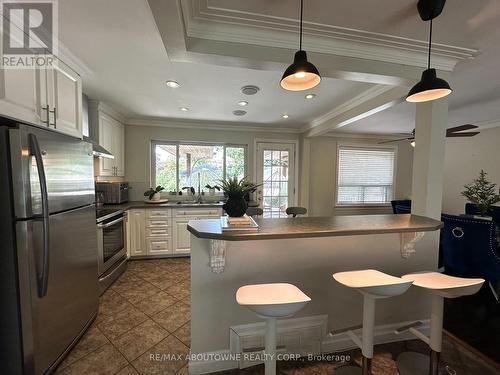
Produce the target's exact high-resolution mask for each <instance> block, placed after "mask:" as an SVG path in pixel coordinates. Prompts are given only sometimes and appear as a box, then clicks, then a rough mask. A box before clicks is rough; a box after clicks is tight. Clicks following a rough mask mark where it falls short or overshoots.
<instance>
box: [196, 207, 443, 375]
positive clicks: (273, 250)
mask: <svg viewBox="0 0 500 375" xmlns="http://www.w3.org/2000/svg"><path fill="white" fill-rule="evenodd" d="M256 221H257V223H258V224H259V226H260V230H259V231H258V232H230V233H228V232H222V231H221V228H220V220H196V221H190V222H189V223H188V230H189V231H190V232H191V303H192V321H191V351H192V353H193V354H202V353H205V354H206V353H211V354H210V355H208V356H205V357H200V358H201V359H198V360H196V361H192V362H191V365H190V366H191V367H190V368H191V371H192V373H204V372H209V371H216V370H221V369H227V368H235V367H238V366H240V367H242V366H245V365H248V364H249V363H248V362H245V361H243V360H241V358H235V357H232V358H230V360H222V361H221V360H218V359H214V357H213V353H219V354H220V353H233V354H234V353H242V352H251V351H256V350H258V348H259V347H261V346H262V345H263V327H264V326H263V323H262V320H260V319H259V318H257V317H256V316H255V315H254V314H253V313H252V312H250V311H249V310H247V309H246V308H244V307H241V306H238V304H237V303H236V300H235V293H236V290H237V289H238V288H239V287H240V286H242V285H246V284H258V283H272V282H286V283H292V284H295V285H296V286H298V287H299V288H300V289H302V290H303V291H304V293H306V294H307V295H308V296H309V297H311V299H312V301H311V303H309V304H308V305H307V306H306V307H305V308H304V309H303V310H302V311H301V312H300V313H299V314H297V317H294V318H291V319H289V320H287V322H282V323H281V325H279V328H278V334H279V337H280V338H279V342H281V344H280V345H283V346H284V347H286V350H287V351H292V352H294V353H297V352H299V353H302V354H305V353H307V352H314V353H318V352H332V351H336V350H342V349H346V348H352V347H354V345H353V344H352V342H351V341H350V340H349V339H347V337H346V336H345V335H330V334H329V332H331V331H338V330H343V329H346V328H349V327H353V326H357V325H359V324H360V322H361V317H362V297H361V295H359V293H357V292H356V291H354V290H351V289H349V288H345V287H342V286H341V285H339V284H338V283H336V282H335V281H334V280H333V278H332V274H333V273H335V272H339V271H348V270H356V269H377V270H379V271H382V272H386V273H389V274H391V275H395V276H400V275H403V274H406V273H410V272H417V271H423V270H435V269H436V268H437V263H438V242H439V229H440V228H441V226H442V223H441V222H440V221H437V220H433V219H430V218H426V217H421V216H416V215H369V216H336V217H324V218H318V217H311V218H294V219H291V218H289V219H257V220H256ZM424 233H425V235H423V234H424ZM429 312H430V304H429V301H428V298H427V297H426V296H425V294H423V293H419V291H417V290H414V289H410V291H409V292H407V293H406V294H404V295H402V296H399V297H395V298H392V299H389V300H381V301H379V302H378V306H377V319H376V329H375V340H376V342H377V341H379V342H380V341H385V342H387V341H396V340H400V339H405V338H407V337H408V336H405V335H399V336H395V335H394V334H393V331H394V329H395V328H397V327H399V326H400V325H403V324H405V323H408V322H413V321H415V320H422V321H424V331H425V321H426V320H427V319H428V317H429ZM211 355H212V356H211Z"/></svg>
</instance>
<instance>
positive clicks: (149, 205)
mask: <svg viewBox="0 0 500 375" xmlns="http://www.w3.org/2000/svg"><path fill="white" fill-rule="evenodd" d="M223 204H224V203H221V202H213V203H209V202H206V203H201V204H200V203H182V204H178V203H177V202H166V203H145V202H143V201H132V202H127V203H122V204H105V205H104V206H103V207H104V208H118V209H121V210H124V211H126V210H129V209H131V208H219V207H222V205H223Z"/></svg>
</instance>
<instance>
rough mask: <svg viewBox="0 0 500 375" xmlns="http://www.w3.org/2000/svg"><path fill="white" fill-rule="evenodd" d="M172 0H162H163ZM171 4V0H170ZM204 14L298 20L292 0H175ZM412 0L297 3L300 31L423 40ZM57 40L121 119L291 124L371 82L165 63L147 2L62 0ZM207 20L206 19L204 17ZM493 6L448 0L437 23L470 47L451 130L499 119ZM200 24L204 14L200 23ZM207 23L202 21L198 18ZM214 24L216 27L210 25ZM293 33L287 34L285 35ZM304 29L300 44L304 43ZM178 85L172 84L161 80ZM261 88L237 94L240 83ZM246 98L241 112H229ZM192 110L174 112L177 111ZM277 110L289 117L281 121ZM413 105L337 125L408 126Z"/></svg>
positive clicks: (361, 128)
mask: <svg viewBox="0 0 500 375" xmlns="http://www.w3.org/2000/svg"><path fill="white" fill-rule="evenodd" d="M169 1H170V0H169ZM171 1H174V0H171ZM187 2H191V3H193V4H196V5H197V6H199V7H201V8H203V7H208V8H210V9H211V11H213V12H214V13H215V12H218V17H221V15H222V16H223V15H224V12H226V13H227V12H231V14H233V15H234V14H245V16H246V18H247V19H252V18H253V19H255V20H256V22H257V20H258V21H259V22H263V19H264V18H265V17H266V19H267V18H269V17H270V18H272V19H274V20H276V22H278V21H280V20H282V19H290V20H296V17H297V10H298V0H252V1H234V0H183V3H187ZM415 3H416V2H415V1H404V2H401V1H400V0H378V1H376V2H373V1H366V0H336V1H329V0H309V1H306V2H305V14H304V17H305V20H306V22H308V24H309V25H308V27H309V28H312V27H314V26H315V25H317V27H319V25H320V24H321V25H323V26H324V25H330V26H339V27H344V28H352V29H358V30H365V31H369V32H372V33H373V32H375V33H385V34H391V35H394V36H399V37H404V38H411V39H418V40H425V39H426V38H427V27H426V25H425V24H424V23H423V22H422V21H421V20H420V19H419V18H418V16H417V14H416V10H415ZM59 12H60V17H59V37H60V39H61V40H62V42H63V43H64V45H66V46H67V47H68V48H69V49H70V50H71V51H72V52H73V54H74V55H76V57H77V58H78V59H79V60H80V61H81V62H82V64H84V65H85V66H86V67H87V68H88V69H89V71H87V72H84V74H83V83H84V91H85V92H86V93H87V94H88V95H89V96H90V97H91V98H94V99H99V100H104V101H106V102H108V103H109V104H111V105H113V106H114V107H116V109H118V110H119V111H121V112H122V113H123V114H124V115H125V116H126V117H128V118H175V119H183V120H209V121H211V122H218V123H231V124H235V123H245V122H246V123H250V124H255V125H260V126H266V125H268V124H270V125H273V126H274V127H291V128H299V127H301V126H303V125H304V124H308V123H311V122H313V121H314V120H316V119H318V118H320V117H322V116H324V115H325V114H326V113H327V112H330V111H332V110H333V109H335V108H337V107H339V106H341V105H342V104H343V103H344V102H346V101H348V100H349V99H351V98H352V97H354V96H357V95H359V94H362V93H363V92H365V91H366V90H368V89H370V88H372V87H373V84H369V83H363V82H355V81H346V80H340V79H335V78H329V77H326V78H324V79H323V81H322V82H321V84H320V85H319V86H318V87H317V88H315V89H314V90H313V91H312V92H314V93H315V94H317V97H316V98H315V99H313V100H309V101H306V100H304V93H290V92H286V91H284V90H282V89H281V88H279V85H278V84H279V79H280V77H281V74H282V71H281V70H280V68H279V67H278V68H277V69H270V70H269V69H268V70H258V69H246V68H241V67H229V66H222V65H211V64H202V63H192V62H172V61H170V59H169V56H167V51H166V50H165V46H164V42H163V40H162V38H161V36H160V33H159V31H158V28H157V25H156V23H155V19H154V18H153V15H152V13H151V8H150V7H149V5H148V3H147V1H146V0H106V1H102V0H85V1H83V0H65V1H63V2H60V3H59ZM207 18H210V17H207ZM499 18H500V2H499V1H497V0H475V1H473V2H472V1H470V0H454V1H448V4H447V5H446V8H445V11H444V12H443V15H442V16H441V17H440V18H439V19H438V20H437V22H436V23H435V41H437V42H439V43H443V44H446V45H457V46H460V47H467V48H478V49H479V50H480V51H481V54H480V55H479V56H478V57H476V58H475V59H473V60H465V61H461V62H459V64H458V66H457V67H456V70H455V71H454V72H453V73H452V74H451V78H450V83H451V84H452V86H453V88H454V89H455V92H454V94H453V96H452V98H451V105H450V109H451V112H450V126H452V125H458V124H461V123H466V122H478V121H479V122H482V121H488V120H493V119H500V106H498V99H499V96H500V92H499V91H498V90H497V88H498V86H499V85H500V74H498V66H499V65H500V49H498V47H497V40H498V38H499V36H500V23H499V22H498V19H499ZM205 21H206V20H205ZM206 22H208V21H206ZM215 28H216V24H215V23H214V29H215ZM289 34H290V35H289V36H290V37H291V38H294V37H295V34H294V33H293V30H291V31H290V33H289ZM308 38H310V37H308V36H307V35H306V36H305V43H306V44H305V46H306V49H307V41H308ZM169 79H173V80H176V81H178V82H179V83H180V84H181V87H180V88H178V89H171V88H168V87H167V86H166V85H165V81H166V80H169ZM246 84H253V85H257V86H259V87H261V91H260V92H259V93H258V94H257V95H255V96H244V95H242V94H241V93H240V91H239V90H240V87H241V86H243V85H246ZM239 100H247V101H248V102H249V103H250V104H249V106H247V107H245V108H243V109H245V110H247V111H248V114H247V115H246V116H244V117H235V116H234V115H233V114H232V111H233V110H235V109H242V108H241V107H239V106H238V105H237V104H236V103H237V102H238V101H239ZM181 106H186V107H189V108H190V110H189V111H188V112H182V111H180V110H179V107H181ZM282 113H288V114H289V115H290V118H289V119H287V120H284V119H282V118H281V114H282ZM413 117H414V106H413V105H409V104H406V103H405V104H400V105H398V106H395V107H392V108H390V109H388V110H385V111H383V112H379V113H377V114H375V115H373V116H371V117H368V118H365V119H363V120H361V121H358V122H354V123H352V124H350V125H349V126H346V127H344V128H342V131H343V132H363V133H400V132H408V131H411V129H413Z"/></svg>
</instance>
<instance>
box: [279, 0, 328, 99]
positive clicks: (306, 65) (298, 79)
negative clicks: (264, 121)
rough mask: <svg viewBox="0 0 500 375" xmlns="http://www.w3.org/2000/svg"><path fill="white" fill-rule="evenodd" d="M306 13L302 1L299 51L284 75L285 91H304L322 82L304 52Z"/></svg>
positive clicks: (283, 84)
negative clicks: (303, 26)
mask: <svg viewBox="0 0 500 375" xmlns="http://www.w3.org/2000/svg"><path fill="white" fill-rule="evenodd" d="M303 13H304V1H303V0H300V37H299V50H298V51H297V52H295V57H294V59H293V64H292V65H290V66H289V67H288V68H287V69H286V70H285V73H283V77H282V78H281V82H280V85H281V87H283V88H284V89H285V90H289V91H303V90H309V89H311V88H313V87H315V86H317V85H318V84H319V83H320V81H321V76H320V75H319V72H318V69H317V68H316V67H315V66H314V65H313V64H311V63H310V62H309V61H307V54H306V51H303V50H302V19H303Z"/></svg>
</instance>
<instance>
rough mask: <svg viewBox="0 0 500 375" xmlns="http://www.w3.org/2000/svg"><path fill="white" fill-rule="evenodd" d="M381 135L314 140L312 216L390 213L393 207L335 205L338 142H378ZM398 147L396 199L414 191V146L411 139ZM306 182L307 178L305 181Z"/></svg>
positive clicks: (405, 196)
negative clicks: (344, 206)
mask: <svg viewBox="0 0 500 375" xmlns="http://www.w3.org/2000/svg"><path fill="white" fill-rule="evenodd" d="M380 141H381V140H380V139H372V138H368V139H361V138H339V137H320V138H312V139H311V140H310V158H309V184H308V187H309V214H310V215H311V216H331V215H332V214H336V215H343V214H346V215H355V214H378V213H390V212H392V210H391V209H390V208H380V207H378V208H363V209H359V208H356V209H347V208H342V209H335V186H336V182H335V180H336V166H337V144H338V143H339V142H340V143H342V142H346V143H362V144H373V145H377V144H378V143H379V142H380ZM395 145H396V146H397V148H398V151H397V170H396V190H395V198H396V199H405V198H408V197H409V196H410V195H411V185H412V164H413V148H412V147H411V146H410V144H409V142H398V143H395ZM303 184H304V182H303Z"/></svg>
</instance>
